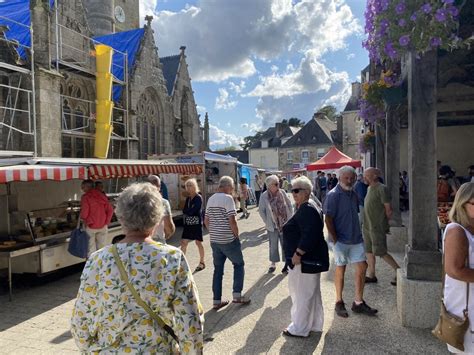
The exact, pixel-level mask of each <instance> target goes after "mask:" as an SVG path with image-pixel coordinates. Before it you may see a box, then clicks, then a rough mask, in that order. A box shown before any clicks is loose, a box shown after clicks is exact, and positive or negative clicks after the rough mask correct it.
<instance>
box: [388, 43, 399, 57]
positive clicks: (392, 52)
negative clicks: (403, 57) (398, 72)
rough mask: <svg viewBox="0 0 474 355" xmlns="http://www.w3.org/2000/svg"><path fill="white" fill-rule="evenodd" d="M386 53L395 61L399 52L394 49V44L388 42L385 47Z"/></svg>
mask: <svg viewBox="0 0 474 355" xmlns="http://www.w3.org/2000/svg"><path fill="white" fill-rule="evenodd" d="M385 53H386V54H387V55H388V56H389V57H390V59H395V58H397V56H398V52H397V51H396V50H395V48H393V43H392V42H387V44H386V45H385Z"/></svg>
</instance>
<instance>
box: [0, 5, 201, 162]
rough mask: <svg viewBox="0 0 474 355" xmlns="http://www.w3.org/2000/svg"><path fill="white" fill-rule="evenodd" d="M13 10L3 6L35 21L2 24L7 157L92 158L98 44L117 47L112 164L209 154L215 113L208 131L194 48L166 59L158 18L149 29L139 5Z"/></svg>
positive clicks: (0, 71) (2, 134) (1, 135)
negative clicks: (191, 61)
mask: <svg viewBox="0 0 474 355" xmlns="http://www.w3.org/2000/svg"><path fill="white" fill-rule="evenodd" d="M13 3H16V5H15V7H8V6H9V5H8V2H6V3H3V4H2V3H0V8H1V9H0V10H1V11H0V12H2V16H5V17H7V18H9V15H11V17H12V19H13V20H15V21H17V20H16V18H15V16H17V15H18V16H19V15H21V14H20V12H21V13H23V14H27V13H28V14H29V16H30V18H31V22H30V23H27V24H26V25H23V27H21V26H19V25H18V24H17V23H16V22H13V21H11V23H10V22H9V21H8V20H6V19H3V18H0V53H1V54H0V85H1V86H0V107H2V109H1V110H0V153H1V151H4V153H3V155H8V154H7V152H5V151H28V152H36V154H37V155H38V156H49V157H72V158H82V157H93V152H94V138H95V115H96V107H95V106H96V101H95V100H96V80H95V71H96V70H95V69H96V68H95V50H94V48H95V44H96V43H98V42H101V43H104V44H107V45H110V46H111V47H113V48H114V49H115V51H114V57H113V58H114V59H113V65H112V72H113V74H114V80H113V101H114V108H113V113H112V124H113V133H112V137H111V141H110V147H109V154H108V157H109V158H115V159H118V158H120V159H146V158H147V156H148V155H153V154H173V153H185V152H198V151H202V150H206V149H209V122H208V118H207V115H206V118H205V122H204V124H203V126H201V124H200V120H199V115H198V113H197V110H196V103H195V101H194V95H193V89H192V86H191V78H190V76H189V72H188V65H187V63H186V54H185V49H186V47H184V46H181V48H179V47H178V46H177V50H178V48H179V53H178V54H176V55H173V56H169V57H162V58H160V56H159V54H158V48H157V46H156V44H155V43H156V41H155V39H156V38H155V33H154V31H153V30H152V28H151V22H152V20H153V18H152V17H151V16H147V17H146V24H145V25H144V27H143V28H140V25H139V23H140V21H139V1H138V0H126V1H125V0H112V1H110V0H109V1H95V0H94V1H93V0H20V1H17V2H13ZM5 4H7V5H5ZM12 6H13V5H12ZM2 7H3V8H2ZM18 18H20V17H18ZM30 30H31V31H30ZM14 31H17V32H18V33H19V31H20V32H21V31H23V34H24V35H25V36H28V35H30V36H31V41H30V42H31V44H29V42H28V41H26V42H22V39H21V37H19V38H20V39H19V40H13V39H12V38H14V36H13V32H14ZM17 32H15V33H17ZM158 35H159V34H158ZM2 39H4V40H2ZM158 42H159V41H158ZM125 44H126V49H123V48H125V47H123V46H124V45H125ZM119 48H120V49H122V50H120V49H119ZM32 53H34V55H32ZM120 56H121V57H120ZM120 58H121V59H120ZM117 59H119V60H117ZM117 63H118V64H117ZM117 73H119V74H118V75H117Z"/></svg>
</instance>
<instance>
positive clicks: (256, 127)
mask: <svg viewBox="0 0 474 355" xmlns="http://www.w3.org/2000/svg"><path fill="white" fill-rule="evenodd" d="M240 127H242V128H247V129H248V130H249V132H258V131H261V130H262V126H261V125H258V124H256V123H242V124H241V125H240Z"/></svg>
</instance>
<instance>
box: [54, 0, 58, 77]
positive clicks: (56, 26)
mask: <svg viewBox="0 0 474 355" xmlns="http://www.w3.org/2000/svg"><path fill="white" fill-rule="evenodd" d="M58 1H59V0H56V1H55V2H54V13H55V21H56V25H55V27H54V33H55V35H56V71H57V72H59V33H58V31H59V26H58V23H59V21H58V17H59V15H58Z"/></svg>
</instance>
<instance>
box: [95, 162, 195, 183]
mask: <svg viewBox="0 0 474 355" xmlns="http://www.w3.org/2000/svg"><path fill="white" fill-rule="evenodd" d="M201 173H202V166H201V165H199V164H153V165H151V164H146V165H91V166H89V177H90V178H91V179H94V180H98V179H110V178H129V177H136V176H146V175H150V174H155V175H156V174H196V175H198V174H201Z"/></svg>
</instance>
